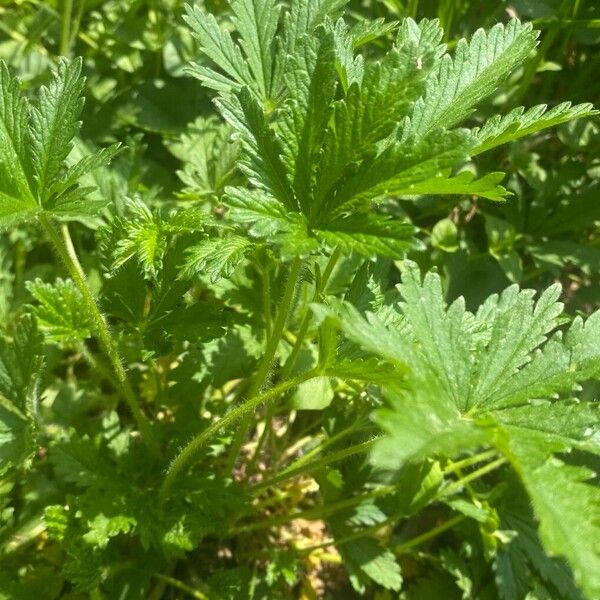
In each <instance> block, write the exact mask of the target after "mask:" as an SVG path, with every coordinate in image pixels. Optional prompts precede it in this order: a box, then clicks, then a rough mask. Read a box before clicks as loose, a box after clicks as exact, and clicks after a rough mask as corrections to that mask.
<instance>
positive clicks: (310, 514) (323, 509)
mask: <svg viewBox="0 0 600 600" xmlns="http://www.w3.org/2000/svg"><path fill="white" fill-rule="evenodd" d="M397 489H398V488H397V486H395V485H385V486H382V487H380V488H377V489H376V490H374V491H372V492H367V493H366V494H360V495H358V496H352V498H347V499H346V500H340V501H339V502H334V503H332V504H325V505H323V506H317V507H315V508H309V509H308V510H303V511H298V512H295V513H288V514H285V515H274V516H272V517H269V518H268V519H264V520H263V521H259V522H258V523H249V524H247V525H241V526H239V527H234V528H232V529H231V530H230V531H229V534H230V535H238V534H239V533H248V532H250V531H256V530H257V529H265V528H267V527H275V526H277V525H284V524H285V523H289V522H290V521H295V520H296V519H305V520H308V521H310V520H313V521H314V520H317V519H322V518H323V517H326V516H328V515H330V514H332V513H335V512H337V511H338V510H343V509H345V508H350V507H352V506H356V505H357V504H360V503H361V502H364V501H365V500H370V499H372V498H380V497H382V496H387V495H388V494H392V493H394V492H395V491H396V490H397Z"/></svg>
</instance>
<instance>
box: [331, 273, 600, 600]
mask: <svg viewBox="0 0 600 600" xmlns="http://www.w3.org/2000/svg"><path fill="white" fill-rule="evenodd" d="M399 291H400V293H401V296H402V300H403V301H402V302H401V303H399V304H398V305H397V310H398V312H399V313H400V315H399V317H397V318H396V319H394V320H392V322H391V325H390V326H386V325H384V323H383V322H382V321H381V320H380V319H378V318H377V317H376V316H375V315H372V314H371V315H369V314H367V315H366V318H365V317H362V316H361V315H360V314H359V313H358V312H357V311H356V310H355V309H353V308H352V307H350V306H348V305H346V306H342V307H338V308H337V310H336V311H335V312H336V313H337V315H338V317H337V318H338V320H339V321H338V322H339V323H340V325H341V327H342V329H343V331H344V333H345V334H346V336H348V337H349V338H350V339H351V340H352V341H354V342H355V343H357V344H359V345H361V346H362V347H363V348H365V349H366V350H368V351H369V352H372V353H374V354H378V355H379V356H382V357H384V358H386V359H391V360H395V361H398V362H401V363H404V364H405V365H407V366H408V367H409V369H410V371H409V376H408V377H407V382H406V383H407V385H408V389H406V390H398V389H395V388H394V387H392V386H391V385H388V386H386V388H387V389H386V394H387V396H388V400H389V408H384V409H380V410H379V411H378V414H377V421H378V422H379V424H380V425H381V427H382V428H383V429H385V430H386V431H387V432H388V433H389V435H388V437H387V439H384V440H383V441H380V442H379V443H378V445H377V446H376V448H375V451H374V454H373V459H374V461H375V462H376V464H377V465H379V466H380V467H384V468H387V469H397V468H399V466H400V465H402V464H404V463H405V462H406V461H418V460H423V459H426V458H428V457H432V456H437V455H442V456H449V457H452V456H454V455H456V454H459V453H460V452H462V451H464V450H466V449H469V448H474V447H477V446H487V445H489V446H494V447H496V448H497V449H498V450H499V451H500V452H502V453H503V454H504V455H505V456H506V457H507V458H508V459H509V460H510V462H511V463H512V465H513V467H514V468H515V470H516V471H517V473H518V474H519V476H520V478H521V479H522V481H523V483H524V485H525V488H526V489H527V491H528V493H529V495H530V497H531V500H532V503H533V507H534V512H535V514H536V517H537V518H538V519H539V521H540V535H541V539H542V542H543V543H544V546H545V547H546V549H547V550H548V551H549V552H550V553H552V554H555V555H561V556H564V557H565V558H566V559H567V560H568V562H569V564H570V566H571V568H572V569H573V572H574V575H575V579H576V581H577V582H578V584H579V585H580V586H581V587H582V589H583V590H584V591H585V592H586V593H587V594H588V595H589V596H590V597H595V596H597V595H598V591H599V587H598V586H599V584H600V579H599V578H598V577H596V575H595V573H598V572H600V570H599V569H598V567H597V566H596V565H597V563H598V561H600V546H599V545H598V543H597V540H598V539H600V531H599V529H600V513H599V512H598V510H597V508H598V507H600V502H599V499H600V492H599V491H598V488H597V487H594V486H593V485H590V483H589V480H590V478H591V475H592V473H591V472H590V471H589V470H588V469H586V468H584V467H580V466H573V465H569V464H567V463H566V462H565V460H564V458H563V457H562V456H561V458H558V456H557V454H558V453H562V454H564V453H568V452H569V451H570V450H572V449H575V448H576V449H579V450H582V451H587V452H592V453H595V454H599V455H600V442H599V440H600V427H599V423H600V419H599V414H600V413H599V411H598V405H597V404H593V403H589V402H588V403H585V402H581V403H576V402H573V401H570V400H568V399H562V400H561V399H558V400H554V401H552V402H550V401H549V400H550V399H551V398H554V397H555V396H556V395H557V394H558V393H560V392H570V391H571V390H572V389H573V387H574V386H575V385H576V384H577V383H579V382H583V381H585V380H587V379H589V378H590V377H598V376H599V375H600V368H599V365H600V360H599V358H600V344H599V343H598V340H599V339H600V335H599V331H598V326H599V324H600V311H598V312H596V313H594V314H592V315H591V316H590V317H589V318H588V320H587V321H586V322H584V321H583V320H582V319H580V318H576V319H575V320H574V322H573V324H572V325H571V327H570V328H569V329H568V331H567V333H566V334H565V335H564V337H563V335H562V334H561V332H560V331H559V332H556V333H554V334H552V335H551V337H550V338H549V336H550V334H551V332H552V331H553V330H554V329H556V328H557V326H558V325H559V324H560V322H561V320H560V318H561V313H562V310H563V307H562V304H561V303H559V302H558V301H557V299H558V296H559V295H560V288H559V286H557V285H554V286H551V287H550V288H548V289H547V290H546V291H545V292H543V293H542V294H541V296H540V297H539V299H538V300H537V302H535V301H534V292H533V291H531V290H519V289H518V287H517V286H511V287H509V288H508V289H506V290H505V291H504V292H503V293H502V294H500V295H493V296H490V297H489V298H488V299H487V300H486V301H485V302H484V303H483V305H482V306H481V307H480V308H479V310H478V311H477V313H475V314H472V313H470V312H468V311H466V310H465V307H464V301H462V299H459V300H457V301H455V302H454V303H453V304H452V305H451V306H450V307H447V306H446V303H445V302H444V298H443V293H442V287H441V281H440V279H439V277H438V276H437V275H436V274H432V273H429V274H427V275H426V276H425V277H424V278H423V279H421V274H420V271H419V269H418V268H417V267H416V265H414V263H409V262H407V263H406V264H405V268H404V269H403V277H402V283H401V285H400V286H399ZM330 312H331V311H330ZM548 338H549V339H548ZM411 383H412V385H411ZM540 399H546V402H543V403H542V402H541V401H540ZM581 515H586V518H585V520H582V518H581Z"/></svg>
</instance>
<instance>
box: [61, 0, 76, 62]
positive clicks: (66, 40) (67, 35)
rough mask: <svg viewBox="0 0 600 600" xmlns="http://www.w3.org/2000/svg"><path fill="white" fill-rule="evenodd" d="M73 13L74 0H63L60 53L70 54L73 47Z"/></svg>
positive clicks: (63, 54)
mask: <svg viewBox="0 0 600 600" xmlns="http://www.w3.org/2000/svg"><path fill="white" fill-rule="evenodd" d="M72 14H73V0H63V8H62V18H61V23H60V46H59V50H58V52H59V54H61V55H62V56H68V55H69V53H70V49H71V17H72Z"/></svg>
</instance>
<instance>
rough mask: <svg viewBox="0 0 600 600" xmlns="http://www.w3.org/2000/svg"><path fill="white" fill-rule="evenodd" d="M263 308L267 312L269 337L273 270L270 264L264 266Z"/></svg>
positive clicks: (266, 321) (268, 336) (266, 322)
mask: <svg viewBox="0 0 600 600" xmlns="http://www.w3.org/2000/svg"><path fill="white" fill-rule="evenodd" d="M263 310H264V313H265V333H266V336H267V339H269V338H270V337H271V327H272V324H273V320H272V318H271V272H270V267H269V265H266V266H264V267H263Z"/></svg>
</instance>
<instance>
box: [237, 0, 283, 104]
mask: <svg viewBox="0 0 600 600" xmlns="http://www.w3.org/2000/svg"><path fill="white" fill-rule="evenodd" d="M231 9H232V10H233V14H234V16H233V17H232V21H233V22H234V24H235V25H236V29H237V31H238V32H239V34H240V46H241V47H242V49H243V50H244V54H245V55H246V63H247V64H248V67H249V68H250V71H251V72H252V75H253V81H254V82H256V84H257V85H258V91H259V92H260V94H261V97H262V98H265V99H266V98H269V97H270V95H271V79H272V75H273V45H274V39H275V32H276V31H277V24H278V22H279V12H280V10H281V9H280V7H279V6H278V5H277V3H276V2H275V1H274V0H233V1H232V2H231Z"/></svg>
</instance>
